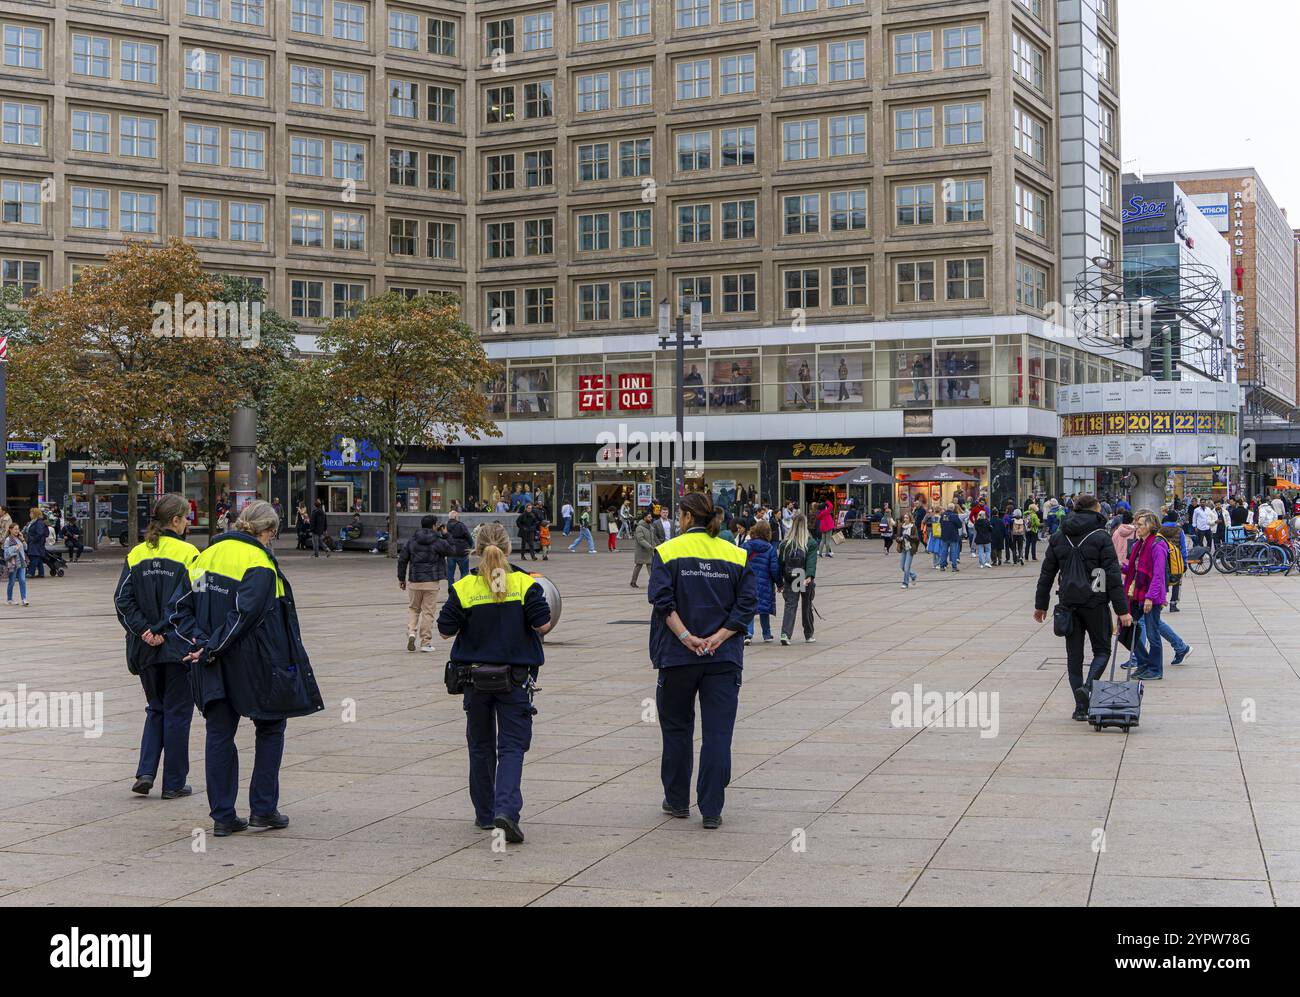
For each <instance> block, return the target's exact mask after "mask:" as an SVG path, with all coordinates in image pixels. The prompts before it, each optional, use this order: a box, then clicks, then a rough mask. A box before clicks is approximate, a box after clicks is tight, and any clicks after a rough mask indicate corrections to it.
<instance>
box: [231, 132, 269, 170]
mask: <svg viewBox="0 0 1300 997" xmlns="http://www.w3.org/2000/svg"><path fill="white" fill-rule="evenodd" d="M229 142H230V164H229V165H230V166H232V167H234V168H235V169H238V170H261V169H263V168H264V167H265V155H266V153H265V149H266V133H265V132H263V131H261V130H259V129H255V128H231V129H230V131H229Z"/></svg>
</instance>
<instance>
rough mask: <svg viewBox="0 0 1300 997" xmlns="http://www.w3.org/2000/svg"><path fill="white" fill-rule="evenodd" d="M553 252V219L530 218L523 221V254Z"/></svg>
mask: <svg viewBox="0 0 1300 997" xmlns="http://www.w3.org/2000/svg"><path fill="white" fill-rule="evenodd" d="M554 252H555V220H554V219H553V218H530V219H528V220H527V221H526V222H524V255H525V256H550V255H551V254H552V253H554Z"/></svg>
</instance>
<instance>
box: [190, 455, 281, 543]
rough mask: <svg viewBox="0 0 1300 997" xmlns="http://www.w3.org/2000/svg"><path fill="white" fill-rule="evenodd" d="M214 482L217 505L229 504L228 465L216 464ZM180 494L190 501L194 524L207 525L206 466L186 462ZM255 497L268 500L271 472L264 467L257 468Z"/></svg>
mask: <svg viewBox="0 0 1300 997" xmlns="http://www.w3.org/2000/svg"><path fill="white" fill-rule="evenodd" d="M213 480H214V482H215V483H216V490H215V492H214V494H215V495H216V499H217V504H218V505H229V504H230V465H229V464H218V465H217V468H216V470H215V471H214V472H213ZM181 494H182V495H184V496H185V498H187V499H189V501H190V509H191V518H192V519H193V525H194V526H200V527H205V528H206V527H207V526H208V472H207V468H205V467H202V466H200V465H197V464H186V465H185V470H184V474H183V476H182V479H181ZM257 497H258V498H260V499H265V500H266V501H268V502H269V501H270V498H271V472H270V471H269V470H268V469H266V468H261V467H259V468H258V469H257Z"/></svg>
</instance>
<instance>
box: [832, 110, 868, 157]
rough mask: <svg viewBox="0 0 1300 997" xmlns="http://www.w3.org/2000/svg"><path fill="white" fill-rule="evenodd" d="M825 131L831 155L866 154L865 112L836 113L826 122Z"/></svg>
mask: <svg viewBox="0 0 1300 997" xmlns="http://www.w3.org/2000/svg"><path fill="white" fill-rule="evenodd" d="M827 133H828V141H829V144H830V154H831V156H832V157H835V156H865V155H866V154H867V116H866V115H865V114H837V115H835V116H834V117H832V118H831V119H830V121H829V122H828V123H827Z"/></svg>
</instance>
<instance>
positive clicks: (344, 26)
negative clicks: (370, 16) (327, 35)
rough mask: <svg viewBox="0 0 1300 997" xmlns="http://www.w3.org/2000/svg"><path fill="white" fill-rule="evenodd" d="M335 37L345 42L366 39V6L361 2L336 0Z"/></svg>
mask: <svg viewBox="0 0 1300 997" xmlns="http://www.w3.org/2000/svg"><path fill="white" fill-rule="evenodd" d="M334 37H335V38H337V39H339V40H340V41H345V42H363V41H365V40H366V8H365V7H363V6H362V5H361V4H359V3H345V2H344V0H334Z"/></svg>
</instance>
